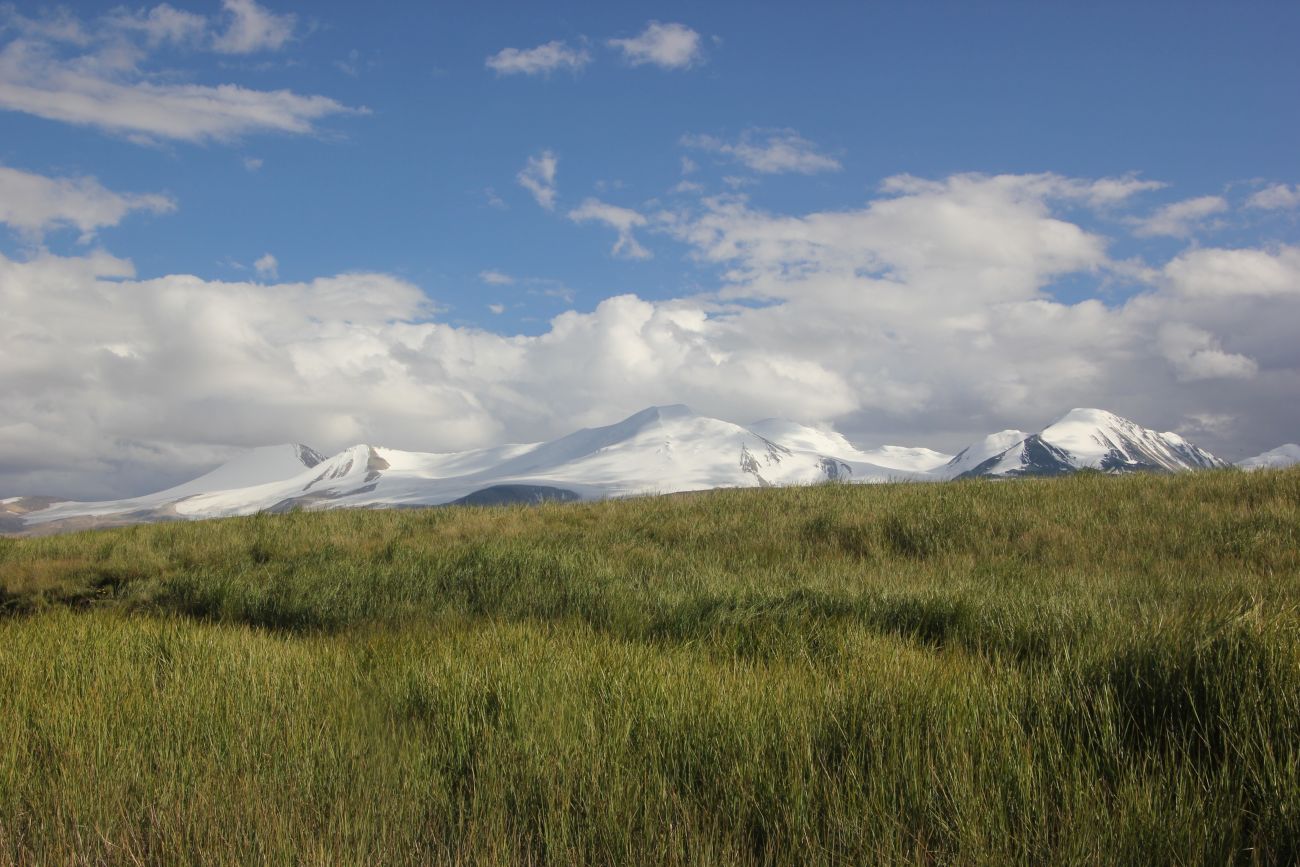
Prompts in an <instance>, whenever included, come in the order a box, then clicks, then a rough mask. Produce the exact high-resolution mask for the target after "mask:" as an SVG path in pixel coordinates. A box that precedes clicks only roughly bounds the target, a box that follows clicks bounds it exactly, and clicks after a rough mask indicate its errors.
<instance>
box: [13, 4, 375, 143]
mask: <svg viewBox="0 0 1300 867" xmlns="http://www.w3.org/2000/svg"><path fill="white" fill-rule="evenodd" d="M227 8H228V10H229V11H230V13H231V15H232V16H233V18H232V21H231V24H230V28H229V29H228V30H227V31H226V32H225V33H223V34H222V35H220V36H218V37H216V38H215V39H214V40H213V41H212V42H211V47H212V48H214V49H216V50H221V51H229V52H237V51H238V52H243V51H252V50H259V49H270V48H278V47H280V46H282V45H283V44H284V43H285V42H286V41H287V40H288V38H289V36H290V35H291V32H292V28H291V23H286V22H287V18H286V17H285V16H275V15H271V14H270V13H267V12H266V10H264V9H262V7H260V6H257V4H255V3H253V2H251V0H228V2H227ZM65 14H66V13H65ZM14 20H15V21H16V22H17V23H13V22H11V27H10V32H11V33H13V34H16V35H14V36H13V37H12V38H10V39H9V40H8V42H7V43H5V44H4V45H3V47H0V109H5V110H9V111H20V112H25V113H27V114H33V115H36V116H38V117H43V118H46V119H49V120H55V121H61V122H64V123H71V124H77V125H80V126H90V127H95V128H98V129H100V130H103V131H106V132H110V133H116V134H120V135H124V136H126V137H128V138H130V139H132V140H135V141H140V142H156V141H159V140H168V139H170V140H178V141H190V142H203V141H214V140H215V141H228V140H232V139H236V138H239V137H240V136H243V135H247V134H250V133H255V132H281V133H295V134H305V133H311V132H314V131H315V124H316V122H317V121H319V120H321V119H323V118H326V117H329V116H331V115H337V114H347V113H356V112H364V109H350V108H348V107H347V106H344V105H343V104H341V103H339V102H337V101H336V100H333V99H330V98H329V97H326V96H317V95H302V94H298V93H294V92H292V91H289V90H269V91H268V90H256V89H252V88H246V87H241V86H238V85H233V84H219V85H202V84H193V83H178V82H176V81H175V80H174V78H175V76H171V75H169V76H159V75H157V74H154V73H151V72H148V71H146V70H145V69H144V67H143V64H144V62H145V61H146V60H147V59H148V56H149V50H150V49H152V48H155V47H157V45H159V44H160V43H162V42H167V41H171V42H177V41H184V40H186V39H197V38H199V36H200V35H201V33H202V32H203V31H202V30H201V29H200V26H199V24H200V22H199V21H198V20H197V19H196V17H195V16H193V15H192V14H191V13H185V12H180V11H178V10H175V9H173V8H171V7H170V6H166V5H164V6H159V7H155V8H154V9H152V10H150V11H149V12H147V13H145V12H136V13H131V12H126V11H123V10H118V11H116V12H114V13H111V14H110V15H108V16H106V17H105V18H103V19H101V20H98V21H96V22H94V23H93V25H86V24H84V23H83V22H80V21H78V20H76V19H67V20H66V21H65V20H64V19H43V20H40V21H34V20H32V19H25V18H19V19H14ZM55 24H58V26H57V27H56V26H55ZM286 27H289V29H288V30H286V29H285V28H286Z"/></svg>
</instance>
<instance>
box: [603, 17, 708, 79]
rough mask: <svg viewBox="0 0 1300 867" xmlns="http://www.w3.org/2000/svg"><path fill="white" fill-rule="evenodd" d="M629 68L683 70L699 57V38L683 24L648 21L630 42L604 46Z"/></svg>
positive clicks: (610, 42) (620, 40)
mask: <svg viewBox="0 0 1300 867" xmlns="http://www.w3.org/2000/svg"><path fill="white" fill-rule="evenodd" d="M607 44H608V45H609V46H610V47H611V48H616V49H618V50H619V51H620V52H622V54H623V59H624V60H626V61H627V62H628V63H630V64H632V65H633V66H642V65H645V64H647V63H649V64H653V65H654V66H658V67H661V68H663V69H686V68H687V67H690V66H692V65H693V64H695V63H697V62H699V61H700V60H701V59H702V57H703V50H702V48H701V46H700V34H698V33H696V32H695V31H694V30H692V29H691V28H689V27H687V26H686V25H684V24H675V23H669V24H661V23H659V22H658V21H651V22H650V23H649V24H647V25H646V28H645V30H643V31H641V33H640V34H638V35H637V36H635V37H633V38H631V39H610V40H609V41H608V43H607Z"/></svg>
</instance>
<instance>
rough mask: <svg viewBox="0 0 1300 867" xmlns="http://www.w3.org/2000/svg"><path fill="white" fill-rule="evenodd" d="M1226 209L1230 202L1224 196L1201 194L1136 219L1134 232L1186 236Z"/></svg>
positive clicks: (1174, 236)
mask: <svg viewBox="0 0 1300 867" xmlns="http://www.w3.org/2000/svg"><path fill="white" fill-rule="evenodd" d="M1226 210H1228V203H1227V201H1226V200H1224V198H1223V197H1222V196H1199V197H1197V198H1195V199H1186V200H1184V201H1181V202H1173V203H1172V204H1168V205H1165V206H1164V207H1162V208H1159V209H1157V210H1156V211H1155V213H1153V214H1151V215H1150V216H1147V217H1144V218H1140V219H1134V220H1133V224H1134V225H1135V226H1136V228H1135V229H1134V230H1133V234H1135V235H1137V236H1139V237H1143V238H1149V237H1157V236H1166V237H1170V238H1186V237H1189V236H1190V235H1192V234H1194V233H1195V232H1196V231H1197V230H1198V229H1200V228H1201V226H1202V225H1203V223H1204V221H1205V218H1206V217H1209V216H1211V215H1213V214H1218V213H1222V212H1223V211H1226Z"/></svg>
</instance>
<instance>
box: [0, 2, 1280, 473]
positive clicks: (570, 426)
mask: <svg viewBox="0 0 1300 867" xmlns="http://www.w3.org/2000/svg"><path fill="white" fill-rule="evenodd" d="M1297 32H1300V4H1297V3H1294V2H1267V0H1262V2H1257V3H1250V4H1234V3H1227V2H1223V3H1196V2H1176V3H1175V2H1171V3H1161V2H1144V3H1140V4H1137V3H1106V2H1100V3H1089V4H1064V3H1061V4H1057V3H1039V2H1033V3H1030V2H1014V3H1013V2H987V3H978V4H972V3H940V2H901V0H898V2H895V0H889V2H885V0H881V2H855V3H819V4H814V5H812V6H804V7H798V6H792V5H791V4H777V3H763V2H735V3H732V2H715V3H708V4H698V3H689V4H687V3H672V2H656V3H620V4H611V3H589V2H586V3H584V2H571V3H546V4H539V3H489V2H477V3H438V4H429V3H405V2H395V0H394V2H386V3H382V4H356V3H341V2H315V3H291V2H278V0H271V2H267V3H261V2H258V0H213V2H187V0H177V2H174V3H164V4H160V5H150V4H147V3H146V4H141V5H136V4H130V5H115V4H113V3H103V4H92V3H84V4H64V5H44V4H40V3H12V4H4V3H0V496H14V495H20V494H48V495H54V496H68V497H80V498H105V497H115V496H126V495H132V494H138V493H143V492H146V491H149V490H153V489H157V488H159V487H161V486H164V485H165V484H168V483H171V482H175V481H180V480H183V479H185V478H189V477H192V476H194V475H196V474H198V473H199V472H202V471H204V470H206V469H208V468H210V467H211V466H212V465H214V464H215V463H216V462H218V461H220V460H222V459H223V458H225V457H227V456H229V455H230V454H232V453H233V452H235V451H236V450H238V449H241V448H247V447H251V446H258V445H265V444H269V443H276V442H286V441H292V442H304V443H307V444H309V445H311V446H313V447H314V448H316V449H318V450H320V451H325V452H331V451H334V450H337V449H340V448H343V447H346V446H348V445H351V444H353V443H359V442H367V443H373V444H378V445H385V446H389V447H393V448H402V449H410V450H418V451H450V450H460V449H466V448H474V447H479V446H486V445H493V444H499V443H504V442H531V441H537V440H541V439H546V438H551V437H554V436H558V435H562V434H564V433H568V432H570V431H572V430H574V429H576V428H578V427H583V426H592V425H600V424H608V423H612V422H615V421H617V420H619V419H621V418H623V417H625V416H627V415H630V414H631V413H633V412H635V411H637V410H639V409H642V408H644V407H646V406H649V405H655V404H673V403H686V404H688V405H690V406H691V407H692V408H694V409H695V410H696V411H698V412H700V413H703V414H706V415H711V416H715V417H718V418H724V419H727V420H730V421H734V422H738V423H744V422H747V421H753V420H756V419H760V418H767V417H773V416H780V417H786V418H791V419H795V420H799V421H803V422H806V423H814V424H821V425H826V426H832V427H834V428H836V429H837V430H839V431H841V432H842V433H844V434H846V435H847V436H848V437H849V438H850V439H852V440H853V441H855V442H856V443H858V444H860V445H863V446H874V445H879V444H883V443H895V444H904V445H917V446H928V447H932V448H937V449H941V450H945V451H949V452H953V451H956V450H958V449H960V448H961V447H962V446H963V445H965V444H966V443H968V442H970V441H972V440H974V439H977V438H979V437H982V436H983V435H985V434H987V433H989V432H991V431H996V430H1001V429H1004V428H1010V427H1014V428H1020V429H1025V430H1036V429H1039V428H1041V427H1043V426H1045V425H1047V424H1049V423H1050V422H1051V421H1052V420H1054V419H1055V418H1057V417H1059V416H1060V415H1062V414H1064V413H1065V412H1066V411H1068V410H1069V409H1071V408H1072V407H1076V406H1096V407H1102V408H1105V409H1109V410H1111V411H1114V412H1117V413H1119V414H1121V415H1124V416H1126V417H1129V418H1132V419H1133V420H1135V421H1137V422H1139V423H1140V424H1143V425H1145V426H1147V427H1153V428H1156V429H1158V430H1173V431H1177V432H1179V433H1181V434H1183V435H1184V436H1187V437H1188V438H1190V439H1192V440H1193V441H1195V442H1197V443H1199V444H1201V445H1203V446H1205V447H1206V448H1209V449H1210V450H1212V451H1214V452H1215V453H1216V454H1219V455H1220V456H1222V457H1225V458H1227V459H1238V458H1242V457H1246V456H1249V455H1253V454H1256V453H1258V452H1261V451H1264V450H1265V449H1269V448H1273V447H1275V446H1277V445H1280V444H1281V443H1284V442H1294V441H1297V440H1300V345H1298V344H1300V341H1298V340H1297V338H1298V337H1300V111H1297V110H1296V106H1297V105H1300V52H1297V51H1296V50H1295V45H1294V34H1295V33H1297Z"/></svg>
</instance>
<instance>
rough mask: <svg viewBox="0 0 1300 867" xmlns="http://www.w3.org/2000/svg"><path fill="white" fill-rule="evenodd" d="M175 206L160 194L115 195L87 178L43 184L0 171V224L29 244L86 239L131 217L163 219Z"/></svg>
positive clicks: (49, 180)
mask: <svg viewBox="0 0 1300 867" xmlns="http://www.w3.org/2000/svg"><path fill="white" fill-rule="evenodd" d="M175 209H176V202H175V201H174V200H173V199H171V198H170V197H168V196H164V195H159V194H145V195H140V194H134V193H125V194H124V193H115V192H113V191H111V190H108V189H106V188H105V187H104V186H103V185H101V184H100V183H99V181H97V180H95V179H94V178H90V177H82V178H48V177H45V176H44V175H37V174H32V173H30V172H24V171H19V170H18V169H11V168H7V167H5V166H0V223H4V224H6V225H8V226H10V227H11V228H13V229H16V230H17V231H18V232H20V233H22V234H23V235H25V236H28V237H30V238H34V239H39V237H40V235H41V234H42V233H44V232H47V231H50V230H53V229H59V228H74V229H77V230H78V231H79V232H81V234H82V236H83V238H84V239H87V240H88V239H89V237H90V236H91V235H93V234H94V232H95V230H97V229H100V228H103V227H105V226H116V225H117V224H118V223H120V222H121V221H122V219H123V218H124V217H125V216H126V215H127V214H129V213H131V212H132V211H150V212H153V213H156V214H157V213H165V212H167V211H173V210H175Z"/></svg>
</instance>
